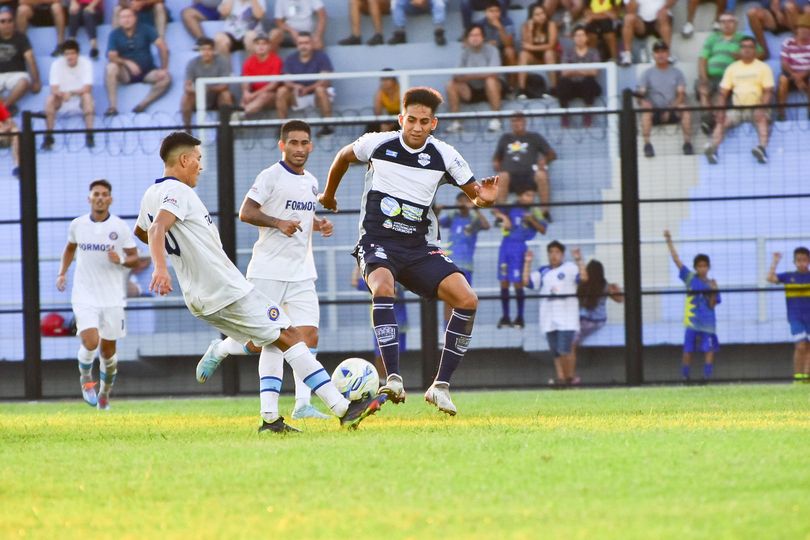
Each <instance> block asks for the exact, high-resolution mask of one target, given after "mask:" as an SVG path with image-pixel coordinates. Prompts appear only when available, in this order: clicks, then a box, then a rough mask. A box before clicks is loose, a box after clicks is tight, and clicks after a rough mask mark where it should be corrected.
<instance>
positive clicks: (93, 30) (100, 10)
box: [62, 0, 104, 60]
mask: <svg viewBox="0 0 810 540" xmlns="http://www.w3.org/2000/svg"><path fill="white" fill-rule="evenodd" d="M103 18H104V4H103V3H102V2H101V0H70V3H69V5H68V39H72V40H74V41H75V40H76V35H77V34H78V33H79V26H80V25H82V24H83V25H84V30H85V32H87V37H89V38H90V58H92V59H93V60H95V59H96V58H98V30H97V28H98V25H100V24H101V23H102V22H103ZM62 50H63V52H64V47H63V49H62Z"/></svg>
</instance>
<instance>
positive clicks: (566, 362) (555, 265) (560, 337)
mask: <svg viewBox="0 0 810 540" xmlns="http://www.w3.org/2000/svg"><path fill="white" fill-rule="evenodd" d="M546 253H547V254H548V265H546V266H541V267H540V268H538V269H537V270H535V271H534V272H532V271H531V264H532V259H533V256H532V252H531V251H529V252H528V253H527V254H526V255H527V257H526V262H525V264H524V267H523V284H524V285H526V286H527V287H529V288H530V289H536V290H539V291H540V295H541V298H540V331H541V332H543V333H544V334H545V335H546V339H547V340H548V348H549V350H551V354H552V356H553V357H554V368H555V371H556V373H557V378H556V380H552V381H550V382H551V383H552V384H554V385H558V386H567V385H569V384H572V383H573V382H574V381H575V379H576V371H575V367H576V366H575V365H574V362H575V359H574V355H573V350H574V349H573V345H574V336H575V335H576V333H577V332H578V331H579V301H578V300H577V284H578V283H579V282H580V281H582V280H587V279H588V271H587V269H586V268H585V265H584V264H583V263H582V254H581V253H580V251H579V249H578V248H575V249H573V250H571V253H572V254H573V256H574V263H572V262H565V246H564V245H563V244H561V243H560V242H558V241H557V240H554V241H553V242H551V243H549V244H548V246H546ZM575 263H576V264H575Z"/></svg>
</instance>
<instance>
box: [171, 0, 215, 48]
mask: <svg viewBox="0 0 810 540" xmlns="http://www.w3.org/2000/svg"><path fill="white" fill-rule="evenodd" d="M221 3H222V0H195V1H194V3H192V4H191V5H190V6H188V7H187V8H184V9H183V11H181V12H180V18H181V19H182V20H183V26H185V27H186V31H188V33H189V34H191V37H193V38H194V41H197V40H198V39H200V38H201V37H205V32H204V31H203V28H202V23H203V21H218V20H219V19H220V16H219V9H218V8H219V5H220V4H221Z"/></svg>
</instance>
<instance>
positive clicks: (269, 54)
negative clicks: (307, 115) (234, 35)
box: [240, 34, 284, 115]
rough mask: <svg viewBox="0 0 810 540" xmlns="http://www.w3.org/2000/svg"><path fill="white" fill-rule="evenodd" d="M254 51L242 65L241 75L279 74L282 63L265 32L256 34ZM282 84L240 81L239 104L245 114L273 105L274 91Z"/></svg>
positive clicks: (274, 100)
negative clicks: (240, 96)
mask: <svg viewBox="0 0 810 540" xmlns="http://www.w3.org/2000/svg"><path fill="white" fill-rule="evenodd" d="M253 49H254V51H255V52H254V53H253V54H252V55H250V56H249V57H248V58H247V59H246V60H245V63H244V65H243V66H242V75H243V76H244V77H250V76H254V75H281V73H282V72H283V67H284V66H283V63H282V61H281V58H279V57H278V55H277V54H276V53H275V51H274V50H273V47H272V46H271V45H270V40H269V39H268V37H267V36H266V35H265V34H259V35H257V36H256V40H255V41H254V42H253ZM281 85H282V83H280V82H274V83H271V82H253V83H242V101H241V103H240V105H241V106H242V108H243V109H244V110H245V114H246V115H252V114H256V113H259V112H261V111H263V110H264V109H267V108H268V107H271V106H275V104H276V92H277V90H278V88H279V87H280V86H281Z"/></svg>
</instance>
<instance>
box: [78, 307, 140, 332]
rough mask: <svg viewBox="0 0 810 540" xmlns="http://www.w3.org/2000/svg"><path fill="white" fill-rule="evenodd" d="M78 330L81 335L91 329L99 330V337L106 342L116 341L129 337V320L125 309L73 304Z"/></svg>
mask: <svg viewBox="0 0 810 540" xmlns="http://www.w3.org/2000/svg"><path fill="white" fill-rule="evenodd" d="M73 316H74V317H76V330H77V331H78V332H79V333H81V332H82V331H84V330H87V329H89V328H96V329H98V336H99V337H100V338H101V339H103V340H106V341H116V340H119V339H121V338H122V337H125V336H126V335H127V319H126V316H125V315H124V308H123V307H120V306H119V307H103V308H102V307H95V306H87V305H84V304H73Z"/></svg>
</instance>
